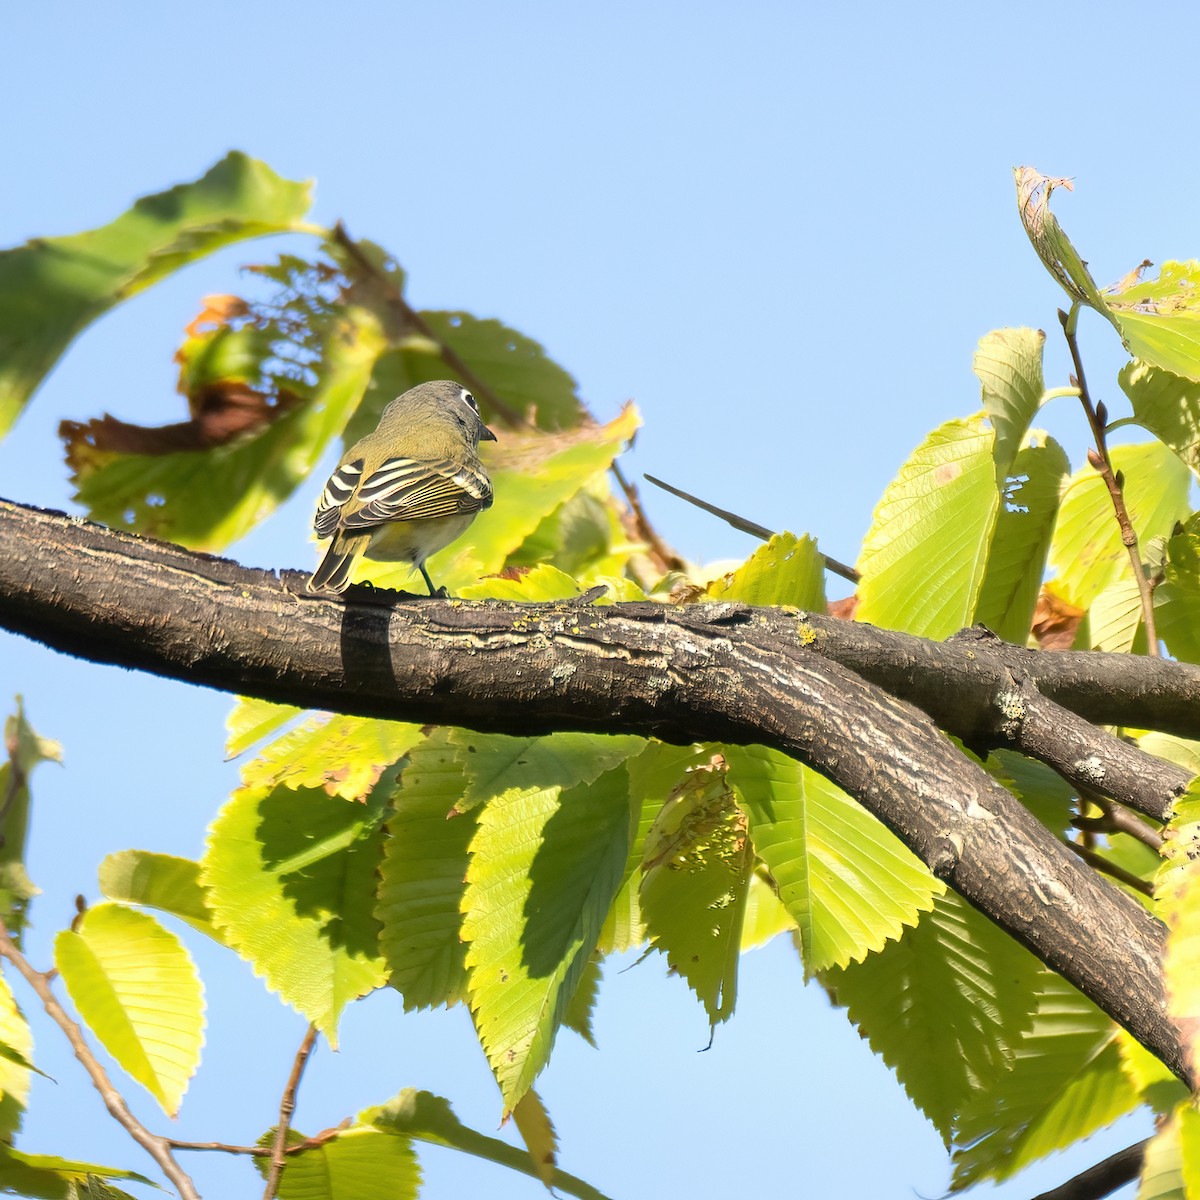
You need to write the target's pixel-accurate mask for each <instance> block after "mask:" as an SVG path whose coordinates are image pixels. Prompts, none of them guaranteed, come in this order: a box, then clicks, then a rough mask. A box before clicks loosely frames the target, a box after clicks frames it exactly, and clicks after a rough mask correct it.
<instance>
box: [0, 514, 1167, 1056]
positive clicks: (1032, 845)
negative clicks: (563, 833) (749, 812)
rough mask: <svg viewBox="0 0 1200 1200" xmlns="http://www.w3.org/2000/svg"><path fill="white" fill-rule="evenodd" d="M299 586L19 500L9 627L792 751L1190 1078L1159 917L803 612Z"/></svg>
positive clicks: (458, 710) (256, 689)
mask: <svg viewBox="0 0 1200 1200" xmlns="http://www.w3.org/2000/svg"><path fill="white" fill-rule="evenodd" d="M303 580H304V575H302V574H301V573H299V572H286V573H284V574H283V575H282V576H278V577H277V576H276V575H274V574H272V573H269V572H265V571H257V570H251V569H247V568H244V567H241V566H239V565H237V564H236V563H232V562H228V561H225V560H221V559H215V558H210V557H207V556H203V555H196V554H191V553H189V552H187V551H185V550H181V549H180V548H178V547H175V546H169V545H165V544H163V543H158V542H152V541H149V540H146V539H141V538H135V537H131V536H129V535H125V534H120V533H114V532H112V531H110V530H106V529H104V528H102V527H100V526H96V525H92V524H90V523H88V522H84V521H77V520H71V519H68V518H65V517H63V516H61V515H58V514H51V513H45V512H41V511H38V510H35V509H28V508H22V507H20V506H18V505H13V504H9V503H7V502H0V624H2V625H4V626H5V627H7V628H9V629H11V630H14V631H16V632H19V633H24V634H26V635H28V636H30V637H34V638H37V639H38V640H41V641H43V642H45V643H47V644H48V645H51V646H53V647H55V648H57V649H60V650H63V651H66V652H68V653H73V654H78V655H81V656H83V657H85V658H88V659H91V660H93V661H97V662H110V663H119V664H121V665H124V666H132V667H139V668H141V669H144V670H148V671H153V672H156V673H158V674H162V675H166V676H169V677H172V678H176V679H183V680H187V681H189V682H192V683H199V684H205V685H208V686H210V687H216V688H221V689H223V690H226V691H230V692H237V693H242V694H248V695H254V696H261V697H264V698H266V699H270V700H277V701H282V702H287V703H293V704H300V705H305V706H308V707H314V708H326V709H333V710H337V711H342V712H351V713H357V714H361V715H365V716H377V717H387V718H392V719H396V720H413V721H421V722H435V723H446V724H453V725H464V726H467V727H470V728H473V729H478V730H482V731H496V732H501V733H513V734H516V733H521V734H530V733H540V732H549V731H552V730H566V729H572V730H585V731H592V732H597V733H606V732H607V733H618V732H625V733H630V732H632V733H640V734H645V735H656V736H658V737H661V738H663V739H664V740H666V741H670V742H676V743H683V744H687V743H690V742H693V741H726V742H734V743H750V742H758V743H763V744H765V745H768V746H773V747H776V748H777V749H779V750H782V751H783V752H785V753H787V754H789V755H792V756H793V757H795V758H797V759H799V760H801V761H802V762H805V763H808V764H810V765H811V766H813V767H815V768H816V769H817V770H818V771H820V772H821V773H822V774H824V775H826V776H827V777H828V778H830V779H832V780H833V781H834V782H836V783H837V784H839V785H840V786H841V787H843V788H844V789H845V790H846V791H848V792H849V793H850V794H851V795H853V796H854V797H855V798H856V799H858V800H859V801H860V802H861V803H862V804H863V805H864V807H866V808H867V809H868V810H869V811H871V812H872V813H874V814H875V815H876V816H877V817H879V818H880V820H882V821H883V822H884V823H885V824H886V825H887V826H889V827H890V828H891V829H892V830H894V831H895V832H896V834H897V835H898V836H899V837H900V838H901V839H902V840H903V841H904V842H905V843H906V844H907V845H908V846H910V847H911V848H912V849H913V850H914V852H915V853H917V854H918V855H919V856H920V857H921V858H922V859H923V860H924V861H925V862H926V863H927V864H929V866H930V868H931V869H932V870H933V872H934V873H935V874H936V875H937V876H938V877H939V878H941V879H944V880H945V881H946V882H947V883H949V884H950V885H951V886H952V887H953V888H954V889H955V890H956V891H958V892H959V893H960V894H961V895H962V896H964V897H965V898H966V899H967V900H969V901H970V902H971V903H972V904H974V905H975V907H977V908H978V909H980V911H982V912H983V913H985V914H986V915H987V916H988V917H990V918H991V919H992V920H993V921H995V922H996V923H997V924H998V925H1000V926H1001V927H1002V928H1003V929H1005V930H1006V931H1008V932H1009V933H1010V934H1011V935H1012V936H1013V937H1015V938H1016V939H1017V940H1019V941H1021V942H1022V943H1023V944H1025V945H1026V946H1028V947H1029V948H1030V949H1031V950H1032V951H1033V953H1034V954H1036V955H1037V956H1038V957H1039V958H1040V959H1041V960H1042V961H1043V962H1045V963H1047V964H1048V965H1049V966H1051V967H1052V968H1054V969H1055V970H1056V971H1058V972H1059V973H1060V974H1062V975H1063V977H1064V978H1066V979H1068V980H1070V981H1071V982H1072V983H1073V984H1075V985H1076V986H1077V987H1078V988H1079V989H1080V990H1081V991H1083V992H1084V993H1085V994H1086V995H1088V996H1089V997H1091V998H1092V999H1093V1000H1094V1001H1095V1002H1096V1003H1097V1004H1098V1005H1099V1006H1100V1007H1101V1008H1102V1009H1104V1011H1105V1012H1107V1013H1109V1014H1110V1015H1111V1016H1112V1017H1113V1018H1114V1019H1115V1020H1117V1021H1118V1022H1120V1023H1121V1024H1122V1025H1124V1026H1125V1027H1126V1028H1127V1029H1128V1030H1129V1031H1130V1032H1131V1033H1132V1034H1133V1036H1134V1037H1136V1038H1137V1039H1138V1040H1139V1041H1140V1042H1142V1043H1143V1044H1144V1045H1145V1046H1147V1047H1148V1048H1149V1049H1150V1050H1152V1051H1153V1052H1154V1053H1155V1054H1157V1055H1158V1056H1159V1057H1160V1058H1162V1059H1163V1061H1164V1062H1166V1063H1167V1064H1168V1065H1169V1066H1170V1067H1171V1069H1172V1070H1173V1071H1175V1072H1176V1074H1178V1075H1179V1076H1180V1077H1181V1078H1184V1079H1185V1080H1189V1069H1188V1067H1187V1063H1186V1060H1185V1055H1184V1050H1183V1046H1182V1044H1181V1039H1180V1037H1179V1035H1178V1032H1177V1030H1176V1029H1175V1027H1174V1026H1173V1024H1172V1022H1171V1020H1170V1018H1169V1017H1168V1015H1167V1011H1166V1002H1165V996H1164V992H1163V983H1162V976H1161V971H1160V961H1161V957H1162V950H1163V929H1162V926H1161V925H1160V924H1159V923H1158V922H1157V921H1156V920H1154V918H1153V917H1151V916H1150V915H1149V914H1148V913H1147V912H1146V911H1145V910H1144V909H1143V908H1142V907H1141V906H1140V905H1138V904H1137V903H1136V902H1135V901H1133V900H1131V899H1130V898H1129V897H1127V896H1126V895H1124V894H1123V893H1121V892H1120V891H1119V890H1118V889H1116V888H1115V887H1113V886H1112V885H1111V884H1109V883H1107V882H1106V881H1104V880H1102V879H1101V878H1099V877H1098V876H1097V874H1096V873H1095V872H1094V871H1092V870H1090V869H1088V868H1087V867H1086V866H1084V865H1083V864H1081V863H1080V862H1078V861H1077V860H1076V859H1075V858H1074V856H1072V855H1071V853H1070V852H1069V851H1068V850H1066V849H1065V847H1064V846H1063V845H1062V844H1061V843H1059V842H1058V841H1057V840H1056V839H1055V838H1054V837H1053V836H1052V835H1051V834H1050V833H1049V832H1048V831H1047V830H1046V829H1045V827H1044V826H1042V825H1041V824H1040V823H1039V822H1038V821H1037V820H1036V819H1035V818H1034V817H1032V815H1031V814H1030V813H1029V812H1028V810H1026V809H1025V808H1024V807H1023V806H1022V805H1021V804H1020V803H1019V802H1018V801H1017V800H1016V799H1015V798H1014V797H1013V796H1012V795H1011V793H1009V792H1008V791H1006V790H1005V789H1004V788H1002V787H1000V786H999V785H998V784H997V783H996V782H995V781H994V780H993V779H991V777H990V776H988V774H987V773H986V772H985V771H983V770H982V769H981V768H979V767H978V766H977V765H975V764H974V763H972V762H971V761H970V760H969V759H967V758H966V757H964V756H963V755H962V754H960V753H959V752H958V751H957V750H956V749H955V748H954V746H953V745H952V744H951V743H950V742H949V741H948V740H947V739H946V738H945V737H944V736H943V735H942V734H941V733H940V731H939V730H938V729H937V727H936V726H935V725H934V724H933V722H932V721H931V720H930V718H929V717H928V716H926V715H925V713H923V712H921V711H919V710H918V709H916V708H913V707H912V706H911V705H909V704H908V703H905V702H904V701H903V700H901V699H898V698H897V697H896V696H894V695H889V694H888V693H887V692H884V691H882V690H881V689H880V688H879V687H877V686H875V685H874V684H872V683H870V682H867V681H866V680H864V679H863V678H861V677H860V676H859V675H856V674H854V673H853V672H851V671H849V670H847V669H846V668H845V667H844V666H842V665H841V664H840V663H837V662H834V661H831V660H830V659H828V658H822V657H821V655H820V654H814V653H812V652H811V649H810V648H809V647H808V645H807V644H806V643H808V642H810V641H812V640H814V639H813V634H814V628H813V626H812V625H811V624H810V623H809V619H808V617H807V615H806V614H800V615H797V614H795V613H787V612H783V611H776V610H768V609H752V608H749V607H747V606H744V605H734V604H703V605H694V606H691V607H686V608H673V607H671V606H667V605H659V604H621V605H613V606H611V607H604V608H589V607H581V606H576V605H571V604H569V603H559V604H512V603H504V602H497V601H491V602H483V603H463V602H455V601H437V600H427V599H424V598H420V599H413V598H410V597H407V596H404V595H398V594H395V593H370V592H369V591H366V592H365V594H364V591H363V590H362V589H355V590H353V591H352V592H350V593H348V594H347V597H346V598H345V600H344V601H343V600H337V601H334V600H328V599H321V598H314V597H310V596H308V595H306V594H305V592H304V584H303ZM816 640H817V641H819V640H820V639H819V638H817V639H816ZM913 640H914V641H915V640H916V639H913ZM938 649H941V648H939V647H933V650H938ZM958 650H959V652H961V650H962V648H961V647H959V648H958ZM951 651H952V652H953V651H954V647H953V644H951ZM976 657H978V656H976ZM1045 657H1068V656H1045ZM901 682H903V681H901ZM898 690H899V689H898Z"/></svg>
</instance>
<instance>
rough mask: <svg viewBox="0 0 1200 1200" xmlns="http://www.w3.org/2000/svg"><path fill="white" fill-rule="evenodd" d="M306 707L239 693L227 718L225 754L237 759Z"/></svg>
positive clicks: (298, 714)
mask: <svg viewBox="0 0 1200 1200" xmlns="http://www.w3.org/2000/svg"><path fill="white" fill-rule="evenodd" d="M304 711H305V710H304V709H303V708H295V707H293V706H292V705H290V704H272V703H271V701H270V700H258V699H256V698H255V697H253V696H239V697H238V698H237V700H236V702H235V703H234V706H233V707H232V708H231V709H230V710H229V715H228V716H227V717H226V718H225V730H226V733H227V735H228V736H227V737H226V739H225V757H226V758H227V759H229V758H237V756H238V755H239V754H244V753H245V752H246V751H247V750H249V749H250V747H251V746H253V745H254V744H255V743H257V742H261V741H262V740H263V738H265V737H268V736H269V735H270V734H272V733H277V732H278V731H279V730H280V729H282V728H283V726H284V725H286V724H287V723H288V722H289V721H294V720H295V719H296V718H297V717H298V716H300V715H301V713H303V712H304Z"/></svg>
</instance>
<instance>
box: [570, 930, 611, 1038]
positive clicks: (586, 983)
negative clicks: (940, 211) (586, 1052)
mask: <svg viewBox="0 0 1200 1200" xmlns="http://www.w3.org/2000/svg"><path fill="white" fill-rule="evenodd" d="M610 911H611V910H610ZM599 994H600V952H599V950H597V951H595V952H594V953H593V954H592V956H591V957H590V958H589V959H588V962H587V966H586V967H585V968H584V971H583V977H582V978H581V979H580V981H579V986H578V987H577V988H576V989H575V995H573V996H572V997H571V1003H570V1004H569V1005H568V1006H567V1011H566V1013H565V1014H564V1015H563V1024H564V1025H565V1026H566V1027H567V1028H568V1029H571V1030H573V1031H574V1032H575V1033H577V1034H579V1036H580V1037H581V1038H583V1040H584V1041H585V1042H587V1044H588V1045H589V1046H591V1047H592V1049H593V1050H595V1049H597V1048H598V1047H597V1046H596V1034H595V1031H594V1030H593V1028H592V1010H593V1009H594V1008H595V1007H596V999H597V997H598V996H599Z"/></svg>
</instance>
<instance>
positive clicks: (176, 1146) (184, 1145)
mask: <svg viewBox="0 0 1200 1200" xmlns="http://www.w3.org/2000/svg"><path fill="white" fill-rule="evenodd" d="M163 1141H165V1142H166V1143H167V1145H168V1146H170V1147H171V1149H172V1150H220V1151H221V1152H222V1153H224V1154H250V1155H253V1156H254V1157H255V1158H266V1157H267V1156H268V1155H269V1154H273V1153H274V1151H273V1150H271V1149H268V1148H267V1147H266V1146H231V1145H230V1144H229V1143H228V1142H183V1141H180V1140H179V1138H163Z"/></svg>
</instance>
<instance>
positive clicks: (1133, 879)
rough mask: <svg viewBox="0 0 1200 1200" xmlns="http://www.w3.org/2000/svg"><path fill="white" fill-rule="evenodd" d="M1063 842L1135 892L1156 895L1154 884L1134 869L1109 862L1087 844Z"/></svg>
mask: <svg viewBox="0 0 1200 1200" xmlns="http://www.w3.org/2000/svg"><path fill="white" fill-rule="evenodd" d="M1063 844H1064V845H1066V846H1069V847H1070V848H1071V849H1072V850H1074V851H1075V853H1076V854H1077V855H1079V857H1080V858H1081V859H1083V861H1084V862H1085V863H1087V864H1088V865H1089V866H1092V867H1095V868H1096V870H1097V871H1099V872H1100V873H1101V874H1102V875H1110V876H1112V878H1113V879H1115V880H1116V881H1117V882H1118V883H1123V884H1124V885H1125V886H1126V887H1129V888H1133V890H1134V891H1135V892H1141V893H1142V895H1143V896H1153V895H1154V884H1152V883H1150V882H1149V881H1147V880H1145V879H1143V878H1142V877H1141V876H1140V875H1135V874H1134V873H1133V872H1132V871H1127V870H1125V868H1124V867H1118V866H1117V864H1116V863H1113V862H1109V861H1108V859H1107V858H1105V857H1104V855H1103V854H1097V853H1096V851H1095V850H1089V849H1088V847H1087V846H1081V845H1080V844H1079V843H1078V842H1065V843H1063Z"/></svg>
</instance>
